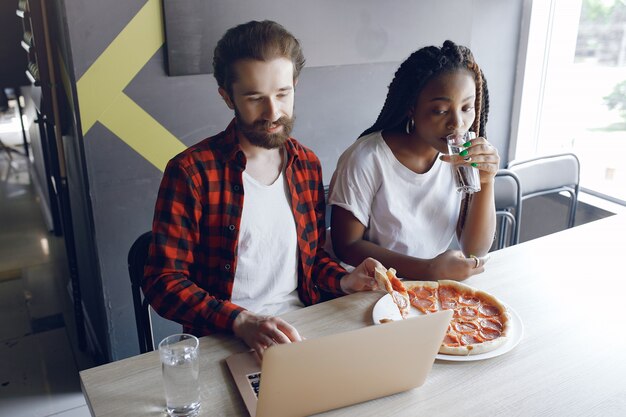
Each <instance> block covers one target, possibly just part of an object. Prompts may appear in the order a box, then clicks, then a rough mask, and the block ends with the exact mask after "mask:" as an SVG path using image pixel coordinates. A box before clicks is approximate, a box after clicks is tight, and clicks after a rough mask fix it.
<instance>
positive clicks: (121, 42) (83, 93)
mask: <svg viewBox="0 0 626 417" xmlns="http://www.w3.org/2000/svg"><path fill="white" fill-rule="evenodd" d="M164 42H165V35H164V32H163V13H162V9H161V1H160V0H148V2H147V3H146V4H145V5H144V6H143V7H142V8H141V10H139V12H138V13H137V15H135V17H133V19H132V20H131V21H130V22H129V23H128V25H126V27H125V28H124V29H123V30H122V32H120V34H119V35H117V37H116V38H115V39H114V40H113V42H111V44H110V45H109V46H108V47H107V48H106V49H105V50H104V52H103V53H102V54H101V55H100V56H99V57H98V59H96V61H95V62H94V63H93V64H92V65H91V67H89V69H88V70H87V71H86V72H85V74H83V76H82V77H81V78H80V80H78V82H77V83H76V89H77V91H78V104H79V108H80V120H81V124H82V129H83V136H84V135H86V134H87V132H89V130H90V129H91V128H92V127H93V125H94V124H95V123H96V122H100V123H102V124H103V125H104V126H106V127H107V129H109V130H110V131H111V132H113V133H114V134H115V135H117V136H118V137H119V138H120V139H121V140H123V141H124V142H125V143H126V144H127V145H128V146H130V147H131V148H132V149H134V150H135V151H137V152H138V153H139V154H140V155H141V156H143V157H144V158H146V159H147V160H148V161H149V162H150V163H152V164H153V165H154V166H155V167H157V168H158V169H160V170H161V171H163V170H164V169H165V165H166V164H167V161H168V160H169V159H170V158H171V157H173V156H174V155H176V154H177V153H179V152H181V151H182V150H184V149H185V148H186V146H185V144H183V143H182V142H181V141H180V140H179V139H178V138H177V137H176V136H174V135H173V134H172V133H171V132H169V131H168V130H167V129H166V128H165V127H163V126H162V125H161V124H160V123H159V122H158V121H156V120H155V119H154V118H153V117H152V116H150V115H149V114H148V113H147V112H146V111H145V110H144V109H142V108H141V107H140V106H139V105H137V104H136V103H135V102H134V101H132V100H131V99H130V98H129V97H128V96H127V95H126V94H124V88H126V86H127V85H128V84H129V83H130V82H131V81H132V80H133V78H134V77H135V76H136V75H137V73H139V71H140V70H141V69H142V68H143V67H144V66H145V65H146V63H147V62H148V61H149V60H150V58H152V56H153V55H154V54H155V53H156V52H157V51H158V50H159V48H160V47H161V46H162V45H163V43H164Z"/></svg>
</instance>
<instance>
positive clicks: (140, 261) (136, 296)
mask: <svg viewBox="0 0 626 417" xmlns="http://www.w3.org/2000/svg"><path fill="white" fill-rule="evenodd" d="M151 240H152V232H145V233H144V234H142V235H141V236H139V237H138V238H137V239H136V240H135V242H134V243H133V245H132V246H131V247H130V250H129V251H128V274H129V275H130V284H131V289H132V293H133V305H134V307H135V323H136V325H137V336H138V338H139V350H140V352H141V353H146V352H150V351H153V350H154V338H153V336H152V319H151V318H150V304H149V303H148V300H146V299H145V298H144V297H143V293H142V291H141V282H142V280H143V269H144V265H145V264H146V259H147V258H148V248H149V247H150V241H151Z"/></svg>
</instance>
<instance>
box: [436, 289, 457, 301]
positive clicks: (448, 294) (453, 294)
mask: <svg viewBox="0 0 626 417" xmlns="http://www.w3.org/2000/svg"><path fill="white" fill-rule="evenodd" d="M458 296H459V293H458V292H457V291H456V290H455V289H454V288H451V287H441V286H440V287H439V298H441V299H442V300H443V299H448V298H457V297H458Z"/></svg>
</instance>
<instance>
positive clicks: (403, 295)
mask: <svg viewBox="0 0 626 417" xmlns="http://www.w3.org/2000/svg"><path fill="white" fill-rule="evenodd" d="M374 278H375V279H376V283H377V284H378V287H379V288H380V289H381V290H384V291H387V293H388V294H389V295H391V299H392V300H393V302H394V303H395V304H396V306H398V310H400V315H401V316H402V318H403V319H405V318H407V317H408V315H409V311H410V309H411V303H410V299H409V294H408V292H407V289H406V288H405V287H404V284H403V283H402V281H400V280H399V279H398V277H396V270H395V269H393V268H389V269H385V268H383V267H376V268H375V270H374Z"/></svg>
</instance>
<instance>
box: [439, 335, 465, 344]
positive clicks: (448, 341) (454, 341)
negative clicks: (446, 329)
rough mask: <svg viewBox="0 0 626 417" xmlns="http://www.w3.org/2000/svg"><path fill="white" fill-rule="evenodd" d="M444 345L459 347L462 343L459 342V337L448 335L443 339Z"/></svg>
mask: <svg viewBox="0 0 626 417" xmlns="http://www.w3.org/2000/svg"><path fill="white" fill-rule="evenodd" d="M443 344H444V345H446V346H451V347H457V346H460V344H461V342H460V341H459V337H458V336H457V335H455V334H451V333H448V334H446V336H445V337H444V338H443Z"/></svg>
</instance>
